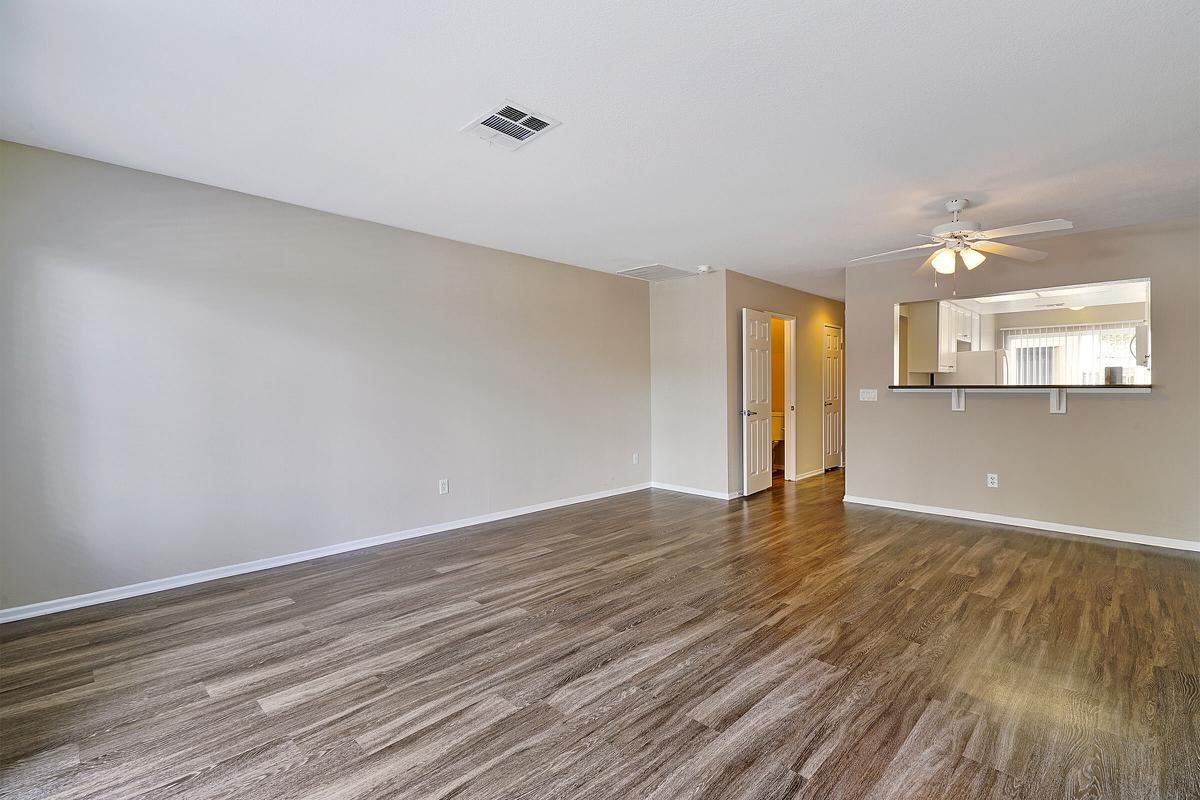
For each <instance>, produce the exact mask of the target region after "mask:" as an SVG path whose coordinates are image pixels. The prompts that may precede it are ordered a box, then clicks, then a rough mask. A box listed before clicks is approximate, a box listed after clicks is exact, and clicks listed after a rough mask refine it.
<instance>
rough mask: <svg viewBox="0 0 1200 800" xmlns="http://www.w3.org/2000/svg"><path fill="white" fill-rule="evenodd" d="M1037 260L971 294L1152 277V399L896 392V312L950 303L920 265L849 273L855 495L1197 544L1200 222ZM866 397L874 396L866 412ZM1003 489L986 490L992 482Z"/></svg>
mask: <svg viewBox="0 0 1200 800" xmlns="http://www.w3.org/2000/svg"><path fill="white" fill-rule="evenodd" d="M1034 246H1035V247H1037V248H1038V249H1041V250H1046V251H1047V252H1049V254H1050V255H1049V257H1048V258H1047V259H1046V260H1045V261H1042V262H1039V263H1037V264H1022V263H1019V262H1015V261H1010V260H1007V259H993V260H989V261H988V263H987V264H986V265H985V266H984V267H983V268H981V269H978V270H975V271H974V272H972V273H970V274H969V275H967V276H961V279H960V281H959V282H958V291H959V294H960V295H963V296H978V295H982V294H989V293H993V292H1005V291H1015V290H1020V289H1029V288H1037V287H1047V286H1062V285H1067V284H1075V283H1086V282H1090V281H1106V280H1118V279H1123V278H1141V277H1149V278H1151V280H1152V284H1151V298H1152V299H1151V302H1152V309H1151V319H1152V325H1153V337H1154V341H1153V383H1154V390H1153V392H1152V393H1151V394H1148V395H1125V396H1118V395H1097V396H1083V395H1071V396H1070V398H1069V401H1068V413H1067V414H1066V415H1051V414H1050V413H1049V400H1048V399H1047V396H1046V395H1044V394H1038V395H968V397H967V403H966V411H965V412H962V413H955V412H952V411H950V400H949V398H948V396H947V395H945V394H931V395H921V394H892V393H889V392H888V391H887V389H886V388H885V387H886V386H887V385H888V384H889V383H890V382H891V375H892V305H893V304H894V303H897V302H903V301H911V300H917V299H922V298H938V299H943V298H946V297H948V295H949V288H950V287H948V286H947V287H943V289H942V290H940V291H939V290H935V289H934V288H933V285H932V283H933V282H932V280H930V277H929V275H928V273H925V272H922V273H921V274H919V275H918V274H914V271H915V268H916V266H917V265H918V264H919V263H920V261H919V259H917V260H913V261H911V262H909V261H901V262H890V263H883V264H875V265H867V266H859V267H851V268H850V269H849V270H847V273H846V322H847V326H848V327H847V341H848V344H847V348H848V353H849V359H848V361H847V364H848V370H847V382H846V397H847V415H848V421H847V426H846V427H847V437H848V441H847V445H848V447H847V471H846V492H847V494H849V495H856V496H860V497H869V498H876V499H883V500H893V501H900V502H907V503H916V504H921V505H930V506H939V507H943V508H951V509H960V510H968V511H975V512H982V513H991V514H1003V515H1007V516H1014V517H1023V518H1027V519H1034V520H1041V521H1049V522H1055V523H1060V524H1065V525H1081V526H1087V527H1092V528H1101V529H1106V530H1115V531H1123V532H1129V533H1140V534H1147V535H1151V536H1164V537H1168V538H1175V539H1186V540H1192V541H1196V540H1200V369H1198V367H1197V365H1198V364H1200V220H1196V219H1190V220H1182V221H1175V222H1167V223H1160V224H1154V225H1140V226H1133V227H1128V228H1116V229H1111V230H1106V231H1097V232H1092V233H1080V234H1075V235H1071V236H1061V237H1056V238H1052V239H1043V240H1039V241H1038V242H1036V244H1035V245H1034ZM860 388H877V389H879V390H880V391H879V401H878V402H874V403H872V402H860V401H859V400H858V390H859V389H860ZM988 472H996V473H999V475H1000V488H999V489H987V488H985V477H984V476H985V474H986V473H988Z"/></svg>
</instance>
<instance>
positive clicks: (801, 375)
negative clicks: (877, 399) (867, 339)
mask: <svg viewBox="0 0 1200 800" xmlns="http://www.w3.org/2000/svg"><path fill="white" fill-rule="evenodd" d="M725 276H726V286H725V331H726V333H725V336H726V359H727V362H726V363H727V369H726V387H727V389H726V392H727V398H728V399H727V403H726V409H727V417H726V442H727V447H728V453H729V455H728V464H729V469H728V478H727V486H728V491H729V492H730V493H733V492H738V491H741V488H742V423H741V419H740V417H739V416H738V412H739V411H740V410H741V402H742V399H741V398H742V365H741V359H742V354H741V341H742V333H741V331H742V316H741V315H742V309H743V308H753V309H756V310H758V311H773V312H775V313H776V314H786V315H788V316H791V317H795V318H796V428H797V434H798V435H797V437H796V471H797V472H798V473H799V474H801V475H803V474H804V473H806V472H812V471H814V470H818V469H821V467H822V460H821V412H822V405H821V358H822V354H821V339H822V335H823V330H824V326H825V324H826V323H829V324H832V325H843V324H844V322H845V306H844V305H843V304H842V303H841V302H840V301H838V300H830V299H828V298H826V297H818V296H817V295H815V294H809V293H807V292H801V291H798V290H796V289H789V288H788V287H786V286H780V285H779V284H777V283H771V282H770V281H764V280H759V279H758V278H751V277H750V276H749V275H743V274H741V273H740V272H733V271H729V270H727V271H726V272H725ZM889 352H890V350H889ZM843 441H845V440H844V439H843Z"/></svg>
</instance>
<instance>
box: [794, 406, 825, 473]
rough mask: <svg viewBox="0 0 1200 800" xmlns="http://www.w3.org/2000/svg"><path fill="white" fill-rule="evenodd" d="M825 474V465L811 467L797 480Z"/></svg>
mask: <svg viewBox="0 0 1200 800" xmlns="http://www.w3.org/2000/svg"><path fill="white" fill-rule="evenodd" d="M822 408H824V406H822ZM824 474H825V468H824V467H822V468H821V469H810V470H809V471H808V472H801V473H800V474H799V475H797V476H796V480H798V481H802V480H804V479H805V478H814V477H816V476H817V475H824Z"/></svg>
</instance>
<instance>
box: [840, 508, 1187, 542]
mask: <svg viewBox="0 0 1200 800" xmlns="http://www.w3.org/2000/svg"><path fill="white" fill-rule="evenodd" d="M842 502H844V503H857V504H859V505H864V506H878V507H879V508H894V509H897V510H900V511H917V512H920V513H922V514H937V515H938V516H942V517H959V518H961V519H973V520H977V521H979V522H994V523H996V524H999V525H1015V526H1016V527H1018V528H1034V529H1037V530H1044V531H1054V532H1056V533H1073V534H1076V535H1078V536H1092V537H1095V538H1097V539H1109V540H1112V541H1116V542H1129V543H1131V544H1144V545H1149V546H1151V547H1169V548H1171V549H1173V550H1191V551H1193V552H1200V541H1195V542H1194V541H1189V540H1188V539H1169V538H1167V537H1165V536H1148V535H1146V534H1144V533H1126V532H1124V531H1109V530H1104V529H1103V528H1088V527H1085V526H1083V525H1067V524H1065V523H1062V522H1046V521H1044V520H1038V519H1025V518H1023V517H1008V516H1005V515H1003V514H985V513H983V512H982V511H965V510H963V509H959V508H941V507H940V506H923V505H919V504H917V503H902V502H900V501H898V500H879V499H876V498H874V497H855V496H854V495H849V494H848V495H846V496H845V497H843V498H842Z"/></svg>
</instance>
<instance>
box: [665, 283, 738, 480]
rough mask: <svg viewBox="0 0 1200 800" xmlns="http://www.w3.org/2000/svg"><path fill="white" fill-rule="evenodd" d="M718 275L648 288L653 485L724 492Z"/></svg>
mask: <svg viewBox="0 0 1200 800" xmlns="http://www.w3.org/2000/svg"><path fill="white" fill-rule="evenodd" d="M724 315H725V273H723V272H710V273H707V274H703V275H696V276H694V277H690V278H680V279H678V280H673V281H665V282H663V283H655V284H652V285H651V286H650V319H651V347H650V362H651V402H650V407H651V423H650V430H651V435H652V440H653V447H652V450H653V453H654V463H653V465H652V478H653V480H654V481H655V482H657V483H662V484H667V485H671V486H681V487H686V488H689V489H699V490H701V491H705V492H713V493H716V494H722V495H723V494H725V493H726V486H725V483H726V475H727V472H728V468H727V464H726V459H727V458H728V457H729V455H728V451H727V447H726V441H725V409H726V405H725V403H726V399H725V390H726V386H725V325H724V321H725V316H724Z"/></svg>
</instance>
